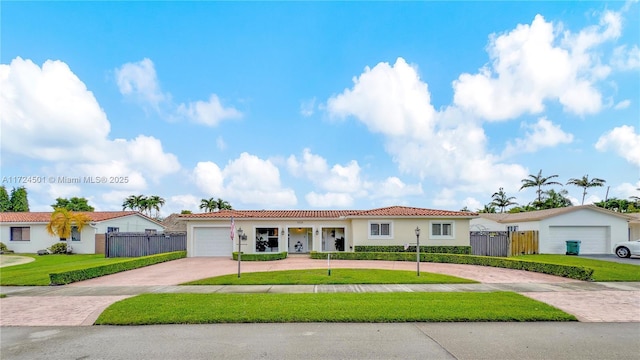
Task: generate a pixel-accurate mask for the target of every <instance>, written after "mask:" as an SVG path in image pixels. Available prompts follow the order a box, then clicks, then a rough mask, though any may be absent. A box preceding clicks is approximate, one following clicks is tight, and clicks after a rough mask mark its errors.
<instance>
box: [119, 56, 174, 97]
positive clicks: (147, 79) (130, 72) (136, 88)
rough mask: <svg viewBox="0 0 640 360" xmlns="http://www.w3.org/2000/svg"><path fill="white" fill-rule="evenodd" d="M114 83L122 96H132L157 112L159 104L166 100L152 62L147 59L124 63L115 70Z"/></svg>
mask: <svg viewBox="0 0 640 360" xmlns="http://www.w3.org/2000/svg"><path fill="white" fill-rule="evenodd" d="M115 75H116V82H117V84H118V89H119V90H120V93H121V94H122V95H127V96H133V97H135V98H136V99H137V100H138V101H141V102H143V103H148V104H149V105H151V106H152V107H153V108H154V109H156V110H158V106H159V104H160V103H161V102H164V101H166V100H167V99H168V97H169V95H168V94H166V95H165V94H163V93H162V91H161V90H160V85H159V84H158V77H157V75H156V69H155V66H154V64H153V62H152V61H151V60H149V59H147V58H144V59H142V60H141V61H139V62H136V63H126V64H124V65H122V66H121V67H120V68H118V69H116V70H115Z"/></svg>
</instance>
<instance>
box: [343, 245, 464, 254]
mask: <svg viewBox="0 0 640 360" xmlns="http://www.w3.org/2000/svg"><path fill="white" fill-rule="evenodd" d="M355 252H384V253H387V252H393V253H413V254H415V253H416V247H415V246H409V247H408V248H407V249H406V250H405V249H404V246H402V245H391V246H361V245H358V246H356V247H355ZM420 252H421V253H438V254H467V255H471V246H420Z"/></svg>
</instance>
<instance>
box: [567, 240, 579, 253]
mask: <svg viewBox="0 0 640 360" xmlns="http://www.w3.org/2000/svg"><path fill="white" fill-rule="evenodd" d="M579 254H580V240H567V253H566V255H579Z"/></svg>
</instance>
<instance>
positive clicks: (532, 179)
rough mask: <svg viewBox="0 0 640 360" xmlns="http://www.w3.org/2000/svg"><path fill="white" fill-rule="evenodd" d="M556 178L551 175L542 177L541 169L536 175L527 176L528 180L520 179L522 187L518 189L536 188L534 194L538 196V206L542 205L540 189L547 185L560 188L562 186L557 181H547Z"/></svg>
mask: <svg viewBox="0 0 640 360" xmlns="http://www.w3.org/2000/svg"><path fill="white" fill-rule="evenodd" d="M557 177H558V175H551V176H547V177H544V176H542V169H540V171H538V175H531V174H529V178H527V179H522V186H521V187H520V190H522V189H526V188H530V187H537V188H538V190H536V194H538V204H542V187H543V186H548V185H560V186H562V184H561V183H559V182H557V181H549V180H550V179H553V178H557Z"/></svg>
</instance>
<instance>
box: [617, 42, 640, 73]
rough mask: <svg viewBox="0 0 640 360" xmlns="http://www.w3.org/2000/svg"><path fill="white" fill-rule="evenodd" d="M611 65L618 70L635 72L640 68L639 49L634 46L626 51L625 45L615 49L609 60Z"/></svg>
mask: <svg viewBox="0 0 640 360" xmlns="http://www.w3.org/2000/svg"><path fill="white" fill-rule="evenodd" d="M611 65H612V66H613V67H614V68H616V69H618V70H635V69H638V68H640V48H639V47H638V45H634V46H633V47H632V48H630V49H627V46H626V45H621V46H618V47H616V48H615V50H614V51H613V56H612V58H611Z"/></svg>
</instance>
